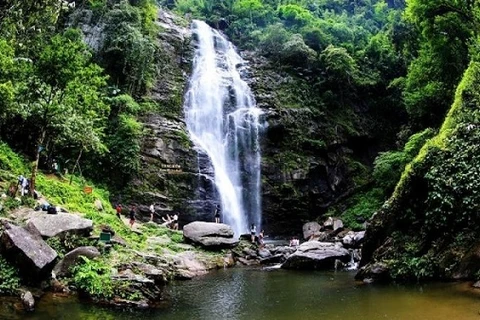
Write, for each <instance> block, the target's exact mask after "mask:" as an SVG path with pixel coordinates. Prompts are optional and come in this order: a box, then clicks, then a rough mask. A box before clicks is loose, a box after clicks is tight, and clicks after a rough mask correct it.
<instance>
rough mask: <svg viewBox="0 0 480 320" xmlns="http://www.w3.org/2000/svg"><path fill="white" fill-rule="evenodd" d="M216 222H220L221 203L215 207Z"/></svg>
mask: <svg viewBox="0 0 480 320" xmlns="http://www.w3.org/2000/svg"><path fill="white" fill-rule="evenodd" d="M215 223H220V205H219V204H217V206H216V207H215Z"/></svg>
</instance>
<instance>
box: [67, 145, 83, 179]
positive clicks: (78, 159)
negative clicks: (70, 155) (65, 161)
mask: <svg viewBox="0 0 480 320" xmlns="http://www.w3.org/2000/svg"><path fill="white" fill-rule="evenodd" d="M82 153H83V146H82V148H81V149H80V152H79V153H78V157H77V161H75V164H74V165H73V169H72V173H71V174H70V182H69V184H72V180H73V174H74V172H75V169H77V166H78V163H79V162H80V158H81V157H82Z"/></svg>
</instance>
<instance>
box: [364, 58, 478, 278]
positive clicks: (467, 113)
mask: <svg viewBox="0 0 480 320" xmlns="http://www.w3.org/2000/svg"><path fill="white" fill-rule="evenodd" d="M479 89H480V65H479V64H478V63H477V62H472V63H471V64H470V66H469V68H468V69H467V71H466V72H465V74H464V77H463V80H462V81H461V83H460V85H459V86H458V88H457V92H456V97H455V102H454V104H453V105H452V108H451V110H450V112H449V114H448V115H447V118H446V119H445V122H444V124H443V126H442V128H441V129H440V131H439V133H438V135H437V136H436V137H434V138H433V139H431V140H430V141H428V142H427V143H426V144H425V145H424V147H423V148H422V149H421V151H420V153H419V154H418V156H417V157H416V158H415V159H414V160H413V162H412V163H411V164H410V165H409V166H407V168H406V170H405V172H404V173H403V176H402V178H401V180H400V182H399V183H398V185H397V187H396V190H395V192H394V194H393V196H392V197H391V198H390V200H389V201H388V202H387V203H386V204H385V205H384V206H383V208H382V209H381V210H380V211H379V212H378V213H377V214H376V215H375V217H374V218H373V219H372V221H371V224H370V225H369V227H368V229H367V232H366V239H365V243H364V246H363V254H362V262H361V265H362V266H363V268H362V270H361V271H360V272H359V274H358V278H360V279H364V278H375V277H376V276H378V275H376V274H375V273H376V272H375V271H374V270H375V269H377V270H379V268H378V267H379V266H381V269H382V273H383V275H382V278H383V279H385V277H392V278H395V279H403V280H405V279H406V280H418V279H428V278H448V279H452V278H453V279H463V278H468V279H472V278H478V270H479V268H480V251H479V250H478V248H479V246H480V242H479V241H478V234H479V232H480V229H479V225H480V224H479V222H480V216H479V214H478V208H479V206H480V185H479V184H478V181H477V180H478V174H479V172H480V171H479V170H480V165H479V164H480V159H479V152H478V151H479V143H480V131H479V128H480V126H479V125H480V117H479V107H480V105H479V101H480V100H479V98H480V96H479V92H480V90H479Z"/></svg>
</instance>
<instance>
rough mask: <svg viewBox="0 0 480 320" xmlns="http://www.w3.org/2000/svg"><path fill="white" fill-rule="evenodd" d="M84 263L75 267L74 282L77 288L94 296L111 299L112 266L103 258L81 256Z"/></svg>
mask: <svg viewBox="0 0 480 320" xmlns="http://www.w3.org/2000/svg"><path fill="white" fill-rule="evenodd" d="M80 258H81V259H82V260H83V263H81V264H78V265H77V266H75V267H74V269H73V283H74V284H75V286H76V287H77V289H79V290H81V291H83V292H84V293H87V294H88V295H89V296H90V297H92V298H97V299H109V298H111V297H112V296H113V292H114V291H113V290H114V288H113V283H112V279H111V277H110V273H111V269H110V266H109V265H107V264H105V263H104V262H102V261H101V260H95V259H93V260H90V259H88V258H85V257H80Z"/></svg>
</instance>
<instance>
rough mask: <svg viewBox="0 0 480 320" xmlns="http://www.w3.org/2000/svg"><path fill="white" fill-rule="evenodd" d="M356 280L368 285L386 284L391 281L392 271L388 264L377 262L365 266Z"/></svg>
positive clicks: (358, 273)
mask: <svg viewBox="0 0 480 320" xmlns="http://www.w3.org/2000/svg"><path fill="white" fill-rule="evenodd" d="M355 279H357V280H363V282H366V283H372V282H385V281H388V280H390V279H391V278H390V269H389V268H388V266H387V264H386V263H382V262H377V263H372V264H369V265H366V266H363V267H362V268H360V270H358V272H357V274H356V275H355Z"/></svg>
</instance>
